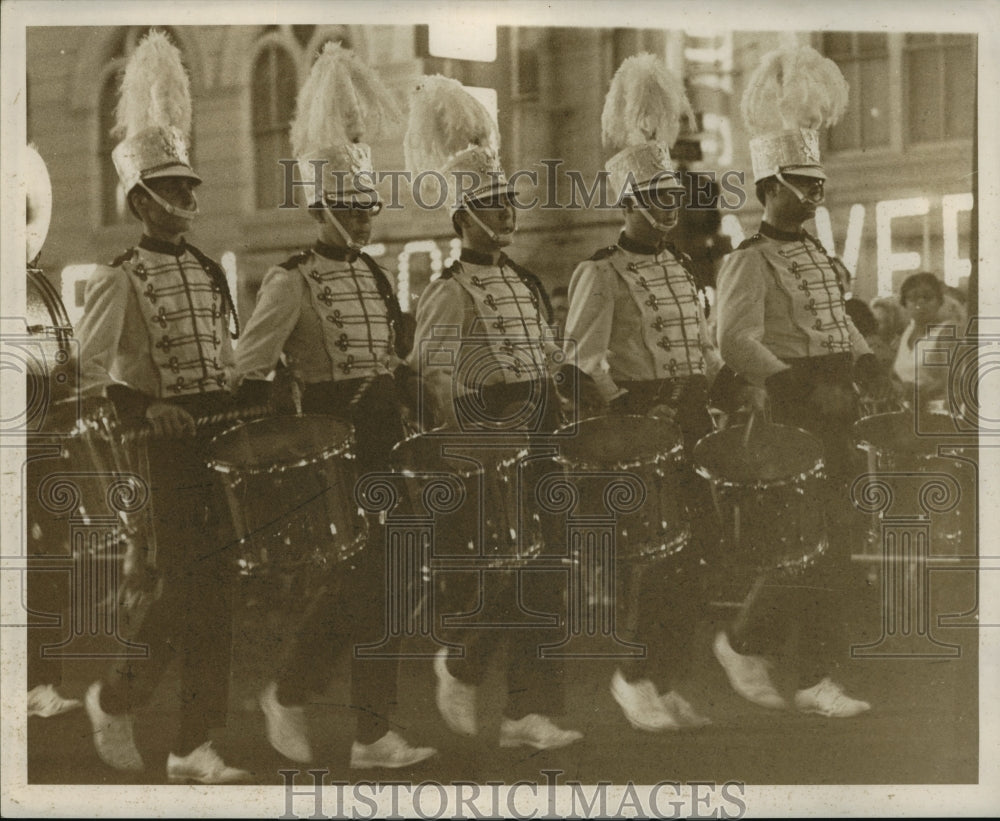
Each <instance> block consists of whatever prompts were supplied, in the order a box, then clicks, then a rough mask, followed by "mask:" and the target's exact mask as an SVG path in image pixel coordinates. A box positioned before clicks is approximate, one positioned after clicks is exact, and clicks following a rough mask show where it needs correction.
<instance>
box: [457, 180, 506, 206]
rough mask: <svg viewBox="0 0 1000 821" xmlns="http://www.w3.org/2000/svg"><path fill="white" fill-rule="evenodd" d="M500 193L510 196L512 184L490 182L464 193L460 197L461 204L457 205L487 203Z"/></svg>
mask: <svg viewBox="0 0 1000 821" xmlns="http://www.w3.org/2000/svg"><path fill="white" fill-rule="evenodd" d="M501 194H502V195H504V196H506V197H508V198H510V197H511V196H513V194H514V186H513V185H512V184H511V183H510V182H495V183H492V184H490V185H487V186H484V187H483V188H480V189H479V190H477V191H473V192H472V193H471V194H465V195H464V196H463V197H462V204H461V205H459V206H458V207H459V208H461V207H463V206H464V205H489V204H490V203H491V202H492V201H493V200H495V199H496V198H497V197H498V196H500V195H501Z"/></svg>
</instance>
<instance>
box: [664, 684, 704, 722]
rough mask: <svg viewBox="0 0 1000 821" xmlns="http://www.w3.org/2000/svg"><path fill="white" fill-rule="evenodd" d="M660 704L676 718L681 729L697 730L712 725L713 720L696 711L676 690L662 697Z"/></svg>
mask: <svg viewBox="0 0 1000 821" xmlns="http://www.w3.org/2000/svg"><path fill="white" fill-rule="evenodd" d="M660 704H662V705H663V707H664V709H665V710H666V711H667V712H669V713H670V714H671V715H672V716H673V717H674V720H675V721H676V722H677V724H678V726H680V727H684V728H690V729H697V728H698V727H707V726H708V725H709V724H711V723H712V719H710V718H709V717H708V716H703V715H702V714H701V713H699V712H698V711H696V710H695V709H694V707H692V706H691V704H690V702H688V700H687V699H686V698H684V696H682V695H681V694H680V693H678V692H677V691H676V690H671V691H670V692H669V693H664V694H663V695H662V696H660Z"/></svg>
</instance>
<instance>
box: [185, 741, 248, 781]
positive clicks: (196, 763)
mask: <svg viewBox="0 0 1000 821" xmlns="http://www.w3.org/2000/svg"><path fill="white" fill-rule="evenodd" d="M249 779H250V773H249V772H247V771H246V770H240V769H237V768H236V767H229V766H227V765H226V762H225V761H223V760H222V758H221V756H220V755H219V754H218V753H217V752H216V751H215V750H214V749H213V748H212V742H211V741H206V742H205V743H204V744H202V745H201V746H200V747H198V748H197V749H196V750H195V751H194V752H192V753H188V754H187V755H186V756H184V757H183V758H182V757H181V756H179V755H174V754H173V753H170V755H168V756H167V780H168V781H169V782H170V783H171V784H176V783H178V782H183V781H197V782H198V783H199V784H235V783H237V782H239V781H248V780H249Z"/></svg>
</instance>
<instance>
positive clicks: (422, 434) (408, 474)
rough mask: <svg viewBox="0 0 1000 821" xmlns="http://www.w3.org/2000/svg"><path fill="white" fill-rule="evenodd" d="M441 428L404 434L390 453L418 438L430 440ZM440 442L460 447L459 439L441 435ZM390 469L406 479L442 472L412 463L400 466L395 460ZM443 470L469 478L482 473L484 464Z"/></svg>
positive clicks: (458, 457)
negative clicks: (464, 468)
mask: <svg viewBox="0 0 1000 821" xmlns="http://www.w3.org/2000/svg"><path fill="white" fill-rule="evenodd" d="M442 429H443V428H441V427H438V428H433V429H432V430H427V431H417V432H416V433H411V434H410V435H409V436H406V437H404V438H403V439H400V440H399V441H398V442H396V444H395V445H393V446H392V453H393V454H394V455H395V454H399V453H401V452H402V448H403V446H405V445H408V444H409V443H410V442H415V441H416V440H418V439H421V440H427V441H431V440H433V439H434V435H433V434H434V433H436V432H438V431H441V430H442ZM441 442H442V443H443V444H445V445H452V446H455V447H461V445H462V442H461V441H458V442H456V441H455V440H454V439H450V438H447V437H441ZM455 458H457V459H462V458H463V457H462V456H461V455H458V454H456V456H455ZM470 461H471V460H470ZM390 470H391V471H392V472H393V473H395V474H397V475H399V476H403V477H405V478H407V479H414V478H417V477H419V476H421V475H423V474H427V473H431V472H433V473H441V472H442V471H439V470H435V471H430V470H429V469H427V468H417V467H414V466H412V465H407V466H402V465H399V464H397V463H395V462H394V463H393V465H392V467H391V468H390ZM445 472H446V473H448V474H449V475H454V476H458V477H460V478H462V479H471V478H472V477H473V476H479V475H480V474H482V473H483V472H484V466H483V465H482V464H480V465H479V468H478V469H476V470H472V471H470V472H465V471H462V470H448V471H445Z"/></svg>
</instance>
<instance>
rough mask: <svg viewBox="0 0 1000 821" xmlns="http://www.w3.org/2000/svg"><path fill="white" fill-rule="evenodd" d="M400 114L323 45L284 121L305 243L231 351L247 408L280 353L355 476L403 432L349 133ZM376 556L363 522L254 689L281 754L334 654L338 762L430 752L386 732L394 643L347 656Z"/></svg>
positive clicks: (369, 599) (379, 562)
mask: <svg viewBox="0 0 1000 821" xmlns="http://www.w3.org/2000/svg"><path fill="white" fill-rule="evenodd" d="M345 89H353V93H351V94H345V93H344V90H345ZM398 117H399V115H398V111H397V109H396V105H395V102H394V101H393V99H392V96H391V94H390V92H389V91H388V89H386V88H385V87H384V86H383V85H382V83H381V81H380V80H379V78H378V77H377V76H376V75H375V74H374V72H373V71H372V70H371V69H370V68H369V67H368V66H367V65H365V64H364V63H362V62H361V61H360V60H358V59H357V58H356V57H355V56H354V55H353V54H352V53H350V52H349V51H347V50H345V49H343V48H342V47H341V46H340V45H339V44H335V43H329V44H327V45H326V46H325V48H324V50H323V52H322V54H321V55H320V56H319V58H318V59H317V60H316V62H315V64H314V65H313V69H312V73H311V74H310V76H309V78H308V79H307V80H306V83H305V85H303V87H302V89H301V91H300V92H299V97H298V106H297V109H296V118H295V121H294V122H293V124H292V131H291V139H292V148H293V150H294V152H295V156H296V158H297V159H298V164H299V169H300V173H301V178H302V179H303V180H304V181H307V182H308V181H313V180H315V188H313V187H312V186H311V185H310V186H308V187H306V189H305V190H306V191H307V192H308V193H310V198H309V205H310V209H309V213H310V216H311V217H312V219H313V220H314V221H315V224H316V232H317V240H316V243H315V244H314V245H313V247H312V248H310V249H309V250H306V251H302V252H301V253H298V254H295V255H294V256H292V257H291V258H290V259H288V260H286V261H285V262H283V263H281V264H280V265H278V266H275V267H274V268H272V269H271V270H270V271H268V272H267V274H266V275H265V277H264V280H263V282H262V284H261V287H260V292H259V293H258V296H257V306H256V308H255V310H254V312H253V316H252V317H251V318H250V321H249V322H248V323H247V327H246V330H245V332H244V334H243V338H242V339H241V340H240V345H239V351H238V358H237V370H238V373H239V376H240V378H241V379H243V380H245V381H243V383H242V385H241V387H240V398H241V400H242V401H246V402H249V403H251V404H256V403H258V402H260V401H263V400H266V398H267V396H268V393H269V389H270V385H269V383H268V382H267V381H266V380H267V379H268V377H269V375H270V374H271V373H272V372H273V371H274V369H275V367H276V365H277V364H278V360H279V358H280V357H281V356H282V354H284V355H285V357H287V360H288V365H289V367H290V368H291V371H292V375H293V377H294V379H295V380H296V381H297V382H298V383H299V384H301V385H302V386H303V391H302V397H301V402H302V409H303V410H304V411H306V412H307V413H319V414H330V415H334V416H338V417H340V418H342V419H345V420H348V421H350V422H351V424H352V425H353V426H354V441H355V456H356V459H355V464H356V467H357V473H358V476H359V477H361V476H363V475H364V474H366V473H369V472H372V471H384V470H386V469H388V467H389V461H390V453H391V451H392V447H393V445H394V444H395V443H396V442H398V441H399V440H400V439H402V438H403V426H402V422H401V418H400V407H399V401H398V399H397V392H396V386H395V382H394V380H393V372H392V367H393V364H394V363H395V364H396V365H398V364H399V363H400V360H399V359H396V358H394V357H395V350H396V346H397V343H398V342H399V336H398V334H399V326H400V322H401V315H400V308H399V303H398V302H397V300H396V297H395V295H394V294H393V291H392V286H391V284H390V283H389V280H388V278H387V276H386V274H385V272H384V271H383V270H382V269H381V268H380V267H379V266H378V265H377V264H376V262H375V261H374V260H373V259H372V258H371V257H370V256H368V255H367V254H365V253H363V252H362V251H361V248H362V247H363V246H364V245H366V244H367V243H368V240H369V237H370V235H371V229H372V219H373V218H374V217H375V216H376V215H377V214H378V213H379V211H380V210H381V202H380V201H379V200H378V198H377V195H376V193H375V191H374V189H373V188H372V187H371V185H372V184H373V182H374V180H373V177H374V172H373V171H372V163H371V149H370V148H369V147H368V145H366V144H365V143H363V142H360V140H361V138H362V137H367V138H372V137H376V136H377V135H378V133H379V132H380V131H381V130H383V128H384V127H385V126H388V125H391V124H392V122H393V121H396V122H398ZM319 174H321V175H322V176H319ZM384 553H385V544H384V535H383V531H382V530H381V529H379V528H378V527H373V528H372V531H371V534H370V538H369V543H368V546H367V548H366V549H365V550H363V551H362V552H361V554H360V555H359V556H357V557H355V558H354V559H352V560H350V564H349V566H346V565H338V566H335V567H334V568H332V570H331V572H333V573H342V574H344V575H343V576H342V577H341V579H340V584H339V585H336V584H330V585H328V586H327V588H326V592H325V593H324V594H322V595H321V596H320V598H319V599H318V601H317V602H315V604H314V605H313V606H312V607H311V608H310V611H309V615H308V616H307V617H306V619H305V620H304V621H303V623H302V624H301V625H300V627H299V629H298V632H297V635H296V638H295V640H294V642H293V645H292V647H291V648H290V651H289V653H288V656H287V658H286V659H285V662H284V665H283V667H282V670H281V672H280V673H279V674H278V676H277V678H276V680H274V681H272V682H270V683H269V684H268V685H267V686H266V687H265V689H264V690H263V692H262V693H261V696H260V704H261V708H262V709H263V711H264V716H265V719H266V725H267V737H268V740H269V741H270V742H271V745H272V746H273V747H274V748H275V749H276V750H277V751H278V752H280V753H282V754H283V755H284V756H286V757H287V758H290V759H291V760H293V761H299V762H308V761H311V760H312V758H313V754H312V747H311V744H310V741H309V737H308V732H307V722H306V715H305V705H306V704H307V702H308V700H309V697H310V696H313V695H316V694H320V693H322V692H323V690H324V689H325V688H326V686H327V685H328V683H329V681H330V678H331V677H332V675H333V669H334V665H335V662H336V660H337V658H338V656H339V655H341V654H342V653H343V652H351V704H352V706H353V708H354V709H355V710H357V713H358V721H357V728H356V731H355V740H354V743H353V744H352V746H351V758H350V766H351V767H353V768H368V767H406V766H410V765H412V764H416V763H417V762H419V761H422V760H424V759H426V758H428V757H430V756H432V755H434V753H435V752H436V751H435V750H434V749H433V748H431V747H414V746H411V745H410V744H409V743H408V742H407V741H406V739H404V738H403V737H402V736H401V735H400V734H399V733H397V732H396V731H395V730H392V729H390V725H389V715H390V713H391V712H392V706H393V705H394V704H395V702H396V690H397V679H398V673H399V656H398V650H394V649H393V648H392V647H389V648H386V654H385V657H384V658H369V659H362V658H359V657H357V655H355V654H354V653H353V652H352V649H353V648H354V647H355V645H357V644H366V643H375V642H377V641H378V640H379V639H381V638H382V634H383V631H384V629H385V624H384V615H383V611H384V608H383V606H382V605H381V604H379V602H381V601H383V600H384V598H385V595H386V591H385V583H384V563H385V561H384Z"/></svg>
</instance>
